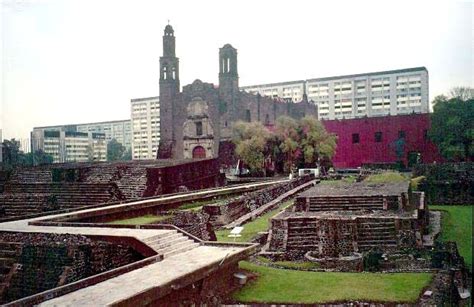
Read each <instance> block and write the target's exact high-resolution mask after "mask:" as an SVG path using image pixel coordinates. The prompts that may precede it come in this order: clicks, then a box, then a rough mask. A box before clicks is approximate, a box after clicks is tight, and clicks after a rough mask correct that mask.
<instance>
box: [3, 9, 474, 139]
mask: <svg viewBox="0 0 474 307" xmlns="http://www.w3.org/2000/svg"><path fill="white" fill-rule="evenodd" d="M0 2H1V7H0V8H1V15H0V18H1V22H0V27H1V28H0V30H1V40H0V43H1V48H0V52H1V53H0V54H1V72H2V73H1V79H0V82H1V93H0V94H1V96H0V97H1V101H0V129H2V130H3V138H4V139H10V138H17V139H26V138H28V137H29V133H30V131H31V130H32V128H33V127H37V126H49V125H60V124H75V123H87V122H98V121H108V120H120V119H128V118H130V100H131V99H133V98H141V97H150V96H158V95H159V86H158V85H159V84H158V82H159V57H160V56H161V54H162V35H163V30H164V27H165V26H166V24H167V23H168V20H169V22H170V24H171V25H172V26H173V28H174V30H175V36H176V54H177V56H178V57H179V59H180V78H181V85H182V86H183V85H186V84H189V83H191V82H192V81H193V80H195V79H200V80H202V81H205V82H211V83H214V84H217V83H218V82H217V80H218V52H219V48H220V47H222V46H223V45H224V44H226V43H230V44H232V45H233V46H234V47H235V48H237V49H238V70H239V77H240V78H239V83H240V85H241V86H245V85H254V84H262V83H272V82H283V81H293V80H303V79H310V78H318V77H329V76H335V75H345V74H355V73H365V72H373V71H382V70H391V69H402V68H408V67H418V66H425V67H426V68H427V69H428V71H429V86H430V100H432V99H433V98H434V97H435V96H436V95H439V94H444V93H447V92H448V91H449V89H450V88H452V87H454V86H473V83H474V80H473V75H474V72H473V70H474V68H473V67H474V65H473V64H474V62H473V54H474V52H473V51H474V50H473V47H474V38H473V27H474V24H473V15H474V6H473V2H472V1H441V2H436V1H414V0H412V1H401V0H398V1H300V0H291V1H289V0H287V1H275V0H273V1H263V0H261V1H255V0H253V1H247V0H238V1H237V0H234V1H226V0H220V1H206V0H199V1H177V0H173V1H171V0H168V1H140V0H128V1H127V0H124V1H120V0H115V1H107V0H77V1H75V0H37V1H33V0H0Z"/></svg>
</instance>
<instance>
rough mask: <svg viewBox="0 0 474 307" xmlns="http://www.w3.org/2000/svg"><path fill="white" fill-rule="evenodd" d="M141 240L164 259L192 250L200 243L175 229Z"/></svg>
mask: <svg viewBox="0 0 474 307" xmlns="http://www.w3.org/2000/svg"><path fill="white" fill-rule="evenodd" d="M143 242H144V243H146V244H147V245H148V246H149V247H151V248H152V249H153V250H154V251H156V252H157V253H158V254H159V255H163V258H165V259H166V258H168V257H170V256H173V255H176V254H179V253H183V252H186V251H189V250H192V249H194V248H196V247H198V246H199V245H200V244H199V243H197V242H195V241H193V240H191V239H189V238H188V237H187V236H185V235H183V234H182V233H180V232H178V231H176V230H172V231H170V232H168V233H166V234H160V235H156V236H153V237H150V238H147V239H145V240H143Z"/></svg>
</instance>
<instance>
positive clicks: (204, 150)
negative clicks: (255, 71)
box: [158, 25, 317, 159]
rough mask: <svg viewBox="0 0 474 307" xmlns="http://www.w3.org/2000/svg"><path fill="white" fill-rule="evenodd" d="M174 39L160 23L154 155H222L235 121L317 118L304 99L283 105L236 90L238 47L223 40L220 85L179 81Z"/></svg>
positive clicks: (168, 26)
mask: <svg viewBox="0 0 474 307" xmlns="http://www.w3.org/2000/svg"><path fill="white" fill-rule="evenodd" d="M175 43H176V38H175V36H174V30H173V28H172V27H171V26H170V25H167V26H166V27H165V31H164V36H163V56H162V57H161V58H160V138H161V140H160V145H159V150H158V158H159V159H169V158H172V159H192V158H194V159H201V158H210V157H218V156H222V155H224V152H225V151H226V150H225V148H229V144H230V140H231V137H232V124H233V123H234V122H236V121H239V120H241V121H247V122H253V121H259V122H261V123H262V124H264V125H266V126H272V125H274V123H275V121H276V119H277V118H278V117H279V116H282V115H287V116H291V117H294V118H301V117H304V116H305V115H313V116H316V114H317V113H316V107H315V106H314V105H313V104H311V103H309V102H308V101H307V99H304V100H303V101H301V102H298V103H287V102H282V101H279V100H274V99H271V98H268V97H262V96H260V95H258V94H257V95H254V94H250V93H247V92H244V91H240V90H239V75H238V73H237V49H235V48H233V47H232V46H231V45H229V44H226V45H224V46H223V47H222V48H220V49H219V85H218V86H215V85H214V84H212V83H205V82H202V81H200V80H195V81H194V82H193V83H192V84H189V85H186V86H184V87H183V90H182V91H180V84H179V59H178V58H177V57H176V53H175ZM227 151H228V150H227Z"/></svg>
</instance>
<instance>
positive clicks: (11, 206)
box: [0, 193, 49, 218]
mask: <svg viewBox="0 0 474 307" xmlns="http://www.w3.org/2000/svg"><path fill="white" fill-rule="evenodd" d="M48 195H49V194H35V195H31V194H25V193H20V194H0V208H3V210H4V212H5V217H17V216H24V215H31V214H37V213H41V212H43V210H42V207H43V205H44V203H45V202H46V199H47V197H48ZM0 218H1V217H0Z"/></svg>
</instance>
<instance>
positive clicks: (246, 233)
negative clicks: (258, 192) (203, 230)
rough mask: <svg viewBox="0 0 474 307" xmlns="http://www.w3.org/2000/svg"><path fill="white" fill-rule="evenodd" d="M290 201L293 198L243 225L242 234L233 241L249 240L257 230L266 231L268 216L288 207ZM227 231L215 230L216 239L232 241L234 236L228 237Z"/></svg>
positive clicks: (268, 225)
mask: <svg viewBox="0 0 474 307" xmlns="http://www.w3.org/2000/svg"><path fill="white" fill-rule="evenodd" d="M292 203H293V200H289V201H285V202H283V203H281V204H280V205H279V206H278V207H277V208H275V209H273V210H271V211H269V212H267V213H265V214H264V215H262V216H260V217H258V218H256V219H255V220H253V221H251V222H248V223H246V224H245V225H243V226H244V230H242V232H241V233H240V234H241V235H242V236H241V237H238V238H236V239H235V242H249V241H251V240H252V238H254V237H255V236H256V235H257V234H258V233H259V232H261V231H267V230H268V229H269V228H270V218H272V217H273V216H275V215H276V214H278V213H279V212H280V211H282V210H283V209H284V208H286V207H288V206H289V205H291V204H292ZM229 233H230V229H221V230H218V231H216V236H217V241H223V242H233V241H234V238H229V237H228V235H229Z"/></svg>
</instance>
